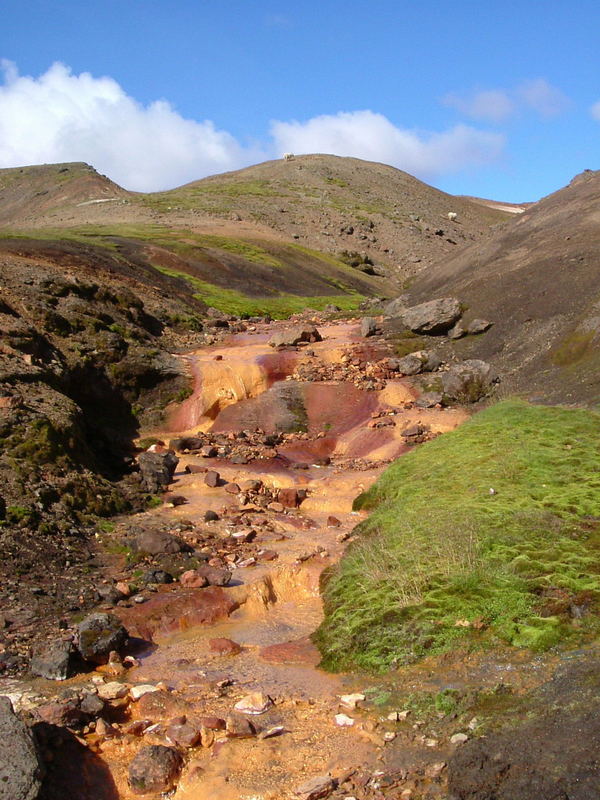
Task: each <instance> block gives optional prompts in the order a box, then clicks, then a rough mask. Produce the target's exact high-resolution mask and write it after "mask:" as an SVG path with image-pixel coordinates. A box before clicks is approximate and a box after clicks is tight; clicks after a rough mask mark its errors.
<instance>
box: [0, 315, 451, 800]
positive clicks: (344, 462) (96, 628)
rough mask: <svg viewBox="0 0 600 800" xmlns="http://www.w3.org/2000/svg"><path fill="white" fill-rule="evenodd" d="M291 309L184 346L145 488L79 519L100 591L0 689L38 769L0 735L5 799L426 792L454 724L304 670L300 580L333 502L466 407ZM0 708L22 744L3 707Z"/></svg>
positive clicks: (362, 681)
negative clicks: (188, 388) (103, 554)
mask: <svg viewBox="0 0 600 800" xmlns="http://www.w3.org/2000/svg"><path fill="white" fill-rule="evenodd" d="M307 320H309V317H308V316H307V315H305V316H304V317H302V318H299V319H298V320H296V321H295V324H293V325H292V324H291V323H289V322H288V323H273V324H267V323H260V322H257V323H256V324H253V325H249V326H247V329H246V330H245V332H243V333H239V334H235V335H233V336H229V338H227V339H226V340H223V341H221V342H217V343H216V344H213V345H211V346H207V347H204V348H202V349H200V350H197V351H194V352H192V353H189V354H187V355H186V356H183V358H184V359H185V361H186V362H187V365H188V368H189V371H190V373H191V374H192V375H193V377H194V391H193V394H192V395H191V396H190V397H189V398H188V399H187V400H185V401H184V402H182V403H180V404H179V405H178V406H176V407H173V409H172V413H171V414H170V417H169V419H168V422H167V424H166V425H165V426H164V429H163V430H160V431H155V432H153V433H154V435H153V436H152V437H148V439H147V441H146V442H145V443H144V447H145V448H146V449H145V450H144V451H143V452H142V454H141V455H140V456H139V463H140V468H141V471H142V475H143V478H144V480H145V481H146V484H147V487H148V490H149V491H152V492H155V493H157V494H160V495H161V496H162V500H163V502H162V504H161V505H160V506H159V507H157V508H155V509H153V510H150V511H147V512H144V513H141V514H137V515H135V516H130V517H126V518H121V519H119V520H118V521H117V522H116V524H115V525H114V526H113V525H109V526H106V528H107V529H106V530H105V532H104V533H102V534H99V535H100V536H101V537H102V543H103V545H104V547H105V549H106V550H107V552H111V553H113V556H112V562H111V563H112V575H111V577H110V579H106V580H105V581H104V583H103V584H102V585H101V586H99V587H98V591H99V593H100V595H101V596H102V598H103V602H102V603H101V605H100V606H99V608H98V609H97V611H96V612H95V613H94V614H92V615H91V616H90V617H88V618H86V619H85V620H83V621H82V622H81V623H80V625H79V628H78V630H77V631H73V632H72V631H69V630H67V631H65V637H64V639H63V640H59V641H56V642H54V643H53V644H52V645H49V646H47V647H46V648H44V649H43V650H41V651H38V652H37V654H36V655H35V657H34V659H33V662H32V669H33V671H34V672H35V671H37V672H38V673H39V674H41V675H45V676H46V677H45V678H44V677H38V678H35V679H33V680H27V681H25V680H16V679H8V678H6V679H3V681H2V685H1V686H0V691H1V693H2V694H4V695H8V696H9V697H10V699H11V701H12V704H13V706H14V708H15V710H16V711H17V712H18V713H19V714H20V715H21V716H22V717H24V718H25V719H27V720H28V721H29V723H30V725H32V726H33V729H34V731H35V736H36V739H37V742H38V746H39V749H40V754H41V755H40V757H41V762H42V763H41V766H40V768H38V766H37V765H36V764H34V763H32V760H35V759H34V757H33V755H31V754H30V755H31V758H30V760H29V762H27V759H26V758H25V757H24V756H23V755H22V753H23V748H21V749H20V750H19V748H18V744H15V747H16V748H17V750H18V752H19V754H20V755H19V757H20V758H23V759H24V761H23V764H22V768H21V762H19V764H18V765H17V766H16V767H15V770H16V771H17V772H18V773H19V776H18V779H17V778H16V777H15V775H16V772H15V773H14V774H13V775H12V776H11V778H10V780H14V781H15V783H14V786H15V794H14V795H13V796H14V797H15V800H17V798H33V797H36V796H37V792H38V789H39V780H40V775H41V774H42V772H44V773H45V775H46V779H45V780H44V784H43V788H42V794H41V795H40V796H41V797H43V798H48V799H50V800H53V798H64V797H67V796H70V797H72V798H81V800H83V799H84V798H90V799H91V798H94V800H117V798H122V800H126V799H127V800H130V798H134V797H139V796H146V797H149V798H158V797H162V796H169V797H171V796H172V797H174V798H177V800H192V798H193V800H208V799H209V798H211V800H216V799H217V798H218V799H219V800H238V798H239V800H241V799H242V798H244V799H245V800H259V799H260V800H267V799H269V800H275V798H285V797H290V798H300V799H301V800H317V798H325V797H331V798H346V800H352V798H355V799H356V800H366V799H367V798H403V799H404V800H408V798H411V797H413V798H417V797H421V796H425V795H424V794H423V793H424V792H425V793H426V795H427V796H431V797H442V796H444V794H443V792H444V782H445V768H446V759H447V757H448V754H449V752H450V751H451V750H452V749H455V748H456V747H459V746H460V743H461V742H462V741H464V739H466V738H467V736H465V734H464V733H459V734H457V735H454V736H452V731H446V732H444V733H443V734H440V733H439V732H437V733H435V732H433V733H432V732H430V731H428V730H427V729H426V728H424V727H422V723H420V722H419V720H417V719H412V718H410V716H409V714H408V712H407V711H405V710H404V709H402V708H398V709H386V712H385V714H382V712H381V710H380V709H378V708H377V707H375V706H374V705H373V704H372V703H369V702H368V698H367V696H366V695H365V692H364V689H365V686H368V684H369V678H368V676H367V677H364V676H357V675H330V674H327V673H325V672H323V671H321V670H319V668H318V663H319V653H318V651H317V649H316V648H315V646H314V645H313V644H312V642H311V639H310V634H311V633H312V632H313V631H314V630H315V628H316V627H317V626H318V624H319V622H320V620H321V615H322V609H321V602H320V597H319V578H320V575H321V573H322V571H323V569H324V568H325V567H327V566H328V565H330V564H332V563H334V562H335V561H336V560H337V559H339V557H340V555H341V553H342V551H343V549H344V547H345V546H346V544H347V542H348V541H351V540H352V537H353V535H354V534H353V528H354V527H355V525H356V524H357V522H358V521H360V519H361V514H359V513H358V512H353V511H352V502H353V500H354V498H355V497H356V496H357V495H358V494H359V493H360V492H361V491H363V490H364V489H366V488H367V487H368V486H370V485H371V484H372V482H373V481H374V480H375V479H376V478H377V476H378V475H379V474H380V472H381V470H382V469H383V468H384V466H385V465H386V464H388V463H389V462H390V461H392V460H393V459H395V458H397V457H398V456H400V455H401V454H402V453H404V452H406V451H407V450H410V449H411V448H412V447H414V446H415V445H417V444H418V443H420V442H422V441H425V440H427V439H429V438H431V437H434V436H437V435H439V434H441V433H444V432H446V431H449V430H452V429H453V428H455V427H456V426H457V425H459V424H460V423H461V422H462V421H463V420H464V419H465V418H466V416H467V412H466V411H465V410H464V408H462V407H459V406H454V407H453V406H444V405H442V404H441V403H440V402H439V400H440V399H441V396H435V395H434V396H432V395H431V393H429V394H427V393H424V392H423V389H422V388H420V387H419V386H418V384H417V383H416V382H415V381H414V379H413V378H411V377H407V376H406V373H407V372H410V371H413V372H414V371H418V370H417V369H416V368H415V367H414V364H413V366H412V368H409V366H410V365H409V364H407V363H404V364H402V363H400V364H399V363H398V359H397V358H394V357H393V351H392V349H391V347H390V344H389V341H388V340H387V339H386V338H384V337H383V336H382V335H381V328H380V320H379V319H377V320H366V321H365V320H363V322H362V325H361V323H360V321H357V320H350V321H348V320H333V321H332V320H329V321H327V320H326V319H325V318H323V317H321V318H317V319H316V320H310V321H307ZM315 322H316V323H317V325H318V327H315ZM429 357H430V356H429V355H427V354H425V355H420V356H418V357H417V359H416V360H417V361H419V360H420V361H421V365H422V366H423V367H424V365H425V364H426V363H427V361H428V359H429ZM414 360H415V359H414V358H413V361H414ZM434 362H435V363H434ZM400 367H402V369H403V370H404V372H403V371H402V369H400ZM433 367H436V368H438V367H439V361H438V360H435V359H433V357H431V368H433ZM424 368H425V367H424ZM424 394H425V397H424V398H423V395H424ZM74 645H76V646H77V650H78V653H76V647H75V646H74ZM76 656H77V658H79V661H76V660H75V657H76ZM82 658H83V660H84V661H83V662H82V661H81V659H82ZM84 665H85V666H84ZM57 677H58V678H66V680H61V681H60V682H57V681H56V680H50V678H57ZM2 725H3V726H4V727H5V732H6V731H9V730H12V728H11V726H12V727H13V728H14V727H16V728H18V729H19V730H18V735H19V736H24V737H25V739H27V736H28V734H27V733H26V732H25V731H24V730H23V729H20V728H19V726H20V723H19V722H18V720H17V719H16V717H13V716H12V715H11V713H10V709H5V711H4V719H3V721H2ZM10 735H11V736H12V735H14V736H15V737H16V736H17V735H16V734H13V733H11V734H10ZM15 742H17V738H15ZM25 749H27V743H25ZM19 781H20V783H19ZM17 784H19V785H18V786H17ZM21 786H22V788H21Z"/></svg>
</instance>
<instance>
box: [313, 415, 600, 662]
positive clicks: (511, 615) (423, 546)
mask: <svg viewBox="0 0 600 800" xmlns="http://www.w3.org/2000/svg"><path fill="white" fill-rule="evenodd" d="M599 423H600V416H599V415H598V414H595V413H593V412H589V411H581V410H565V409H561V408H547V407H535V406H530V405H527V404H526V403H524V402H520V401H505V402H502V403H499V404H498V405H496V406H494V407H491V408H489V409H487V410H485V411H483V412H481V413H480V414H478V415H477V416H475V417H474V418H473V419H471V420H470V421H469V422H468V423H466V424H464V425H463V426H462V427H461V428H460V429H458V430H456V431H454V432H452V433H449V434H446V435H444V436H442V437H439V438H437V439H435V440H433V441H431V442H429V443H427V444H425V445H423V446H422V447H420V448H419V449H418V450H415V451H413V452H412V453H410V454H408V455H407V456H405V457H403V458H402V459H400V460H398V461H396V462H395V463H394V464H393V465H392V466H391V467H390V468H389V469H388V470H387V471H386V472H385V473H384V474H383V475H382V476H381V478H380V479H379V481H378V482H377V483H376V484H375V485H374V486H373V487H372V488H371V490H370V491H368V492H367V493H365V494H363V495H361V496H360V497H359V498H357V500H356V501H355V508H357V509H368V510H370V511H371V516H370V517H369V519H368V520H366V521H365V522H364V523H362V524H361V525H360V526H359V528H358V531H359V532H360V534H361V536H360V538H359V540H358V541H357V542H356V543H355V544H354V545H353V546H352V547H351V548H350V549H349V550H348V552H347V554H346V555H345V556H344V558H343V559H342V561H341V563H340V564H339V566H338V567H337V568H335V569H334V570H333V572H332V573H331V574H329V575H328V576H326V579H325V582H324V601H325V621H324V622H323V624H322V625H321V627H320V629H319V630H318V632H317V634H316V641H317V643H318V645H319V647H320V648H321V651H322V653H323V660H324V665H325V666H327V667H329V668H333V669H340V668H346V667H361V668H366V669H369V670H381V669H386V668H389V667H390V666H391V665H394V664H406V663H410V662H412V661H415V660H418V659H419V658H421V657H423V656H425V655H427V654H429V653H439V652H443V651H444V650H447V649H450V648H452V647H454V646H461V647H464V646H474V647H476V646H486V645H493V644H498V643H509V644H512V645H514V646H517V647H529V648H532V649H545V648H548V647H550V646H552V645H554V644H556V643H558V642H560V641H561V640H564V639H565V637H567V638H568V637H575V635H577V636H580V635H585V634H586V632H588V631H591V630H593V629H594V626H595V624H596V622H597V617H596V615H595V614H594V613H593V612H594V610H595V606H596V603H597V599H598V598H599V597H600V424H599ZM492 490H493V491H492ZM574 608H577V609H580V610H581V612H582V613H583V617H582V618H581V620H578V622H577V624H578V625H579V627H577V628H576V627H575V626H574V625H573V624H572V617H571V614H572V613H573V609H574Z"/></svg>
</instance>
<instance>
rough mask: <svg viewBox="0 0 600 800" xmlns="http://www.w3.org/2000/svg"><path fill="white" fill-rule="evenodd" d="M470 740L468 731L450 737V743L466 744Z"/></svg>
mask: <svg viewBox="0 0 600 800" xmlns="http://www.w3.org/2000/svg"><path fill="white" fill-rule="evenodd" d="M468 741H469V737H468V736H467V734H466V733H455V734H454V736H451V737H450V744H464V743H465V742H468Z"/></svg>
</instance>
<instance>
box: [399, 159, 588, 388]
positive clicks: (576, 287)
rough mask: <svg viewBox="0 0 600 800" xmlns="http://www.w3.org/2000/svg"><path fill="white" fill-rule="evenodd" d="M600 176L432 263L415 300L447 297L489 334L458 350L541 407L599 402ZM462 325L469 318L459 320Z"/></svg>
mask: <svg viewBox="0 0 600 800" xmlns="http://www.w3.org/2000/svg"><path fill="white" fill-rule="evenodd" d="M599 201H600V171H598V172H592V171H589V170H586V171H585V172H583V173H582V174H581V175H578V176H577V177H576V178H574V179H573V181H571V183H570V184H569V185H568V186H567V187H565V188H564V189H561V190H560V191H558V192H555V193H554V194H552V195H549V196H548V197H546V198H544V199H543V200H541V201H540V202H539V203H537V204H535V205H534V206H532V207H530V208H528V209H527V210H526V211H525V212H524V213H523V214H522V215H520V216H519V217H518V218H517V219H515V221H514V223H513V224H512V225H510V226H506V227H505V228H504V229H502V230H499V231H498V232H497V233H496V234H495V235H494V236H493V237H492V238H491V239H490V240H489V241H488V242H485V243H483V244H477V245H474V246H473V247H471V248H469V249H468V250H466V251H464V252H463V253H462V254H459V255H458V256H457V257H456V258H454V259H449V260H447V261H441V262H439V263H438V264H437V265H436V266H435V268H434V269H433V270H431V271H430V272H428V273H427V274H423V275H422V276H421V277H420V278H419V279H418V280H417V282H416V283H415V285H414V287H413V289H412V292H411V296H412V299H413V300H414V301H421V300H425V299H427V298H430V297H439V296H442V295H454V296H456V297H458V298H460V299H461V300H462V301H463V302H465V303H466V304H468V305H469V307H470V308H471V309H472V310H473V311H472V312H471V315H473V314H476V315H477V316H479V317H482V316H483V317H487V318H488V319H490V320H491V321H493V322H494V326H493V328H492V329H491V330H490V331H489V332H488V333H486V334H485V336H481V337H467V338H466V339H462V340H460V341H458V342H457V343H456V347H457V350H458V351H459V352H460V353H461V355H462V356H464V357H476V358H484V359H489V360H492V361H493V362H495V363H496V364H497V365H498V367H499V368H500V371H501V373H502V374H503V376H504V379H503V380H504V386H505V391H507V392H508V391H512V390H516V391H519V392H522V393H525V394H527V395H529V396H531V397H538V398H542V399H544V400H545V401H548V402H561V403H565V402H566V403H582V402H583V403H592V402H597V398H598V389H599V387H600V358H599V352H600V351H599V344H600V271H599V270H598V255H599V252H600V225H599V223H600V211H599V205H598V204H599ZM467 319H468V316H467Z"/></svg>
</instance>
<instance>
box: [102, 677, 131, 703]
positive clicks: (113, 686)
mask: <svg viewBox="0 0 600 800" xmlns="http://www.w3.org/2000/svg"><path fill="white" fill-rule="evenodd" d="M128 693H129V687H128V686H127V684H125V683H117V681H110V683H103V684H101V685H100V686H98V697H100V698H102V700H118V699H119V698H121V697H126V695H127V694H128Z"/></svg>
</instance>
